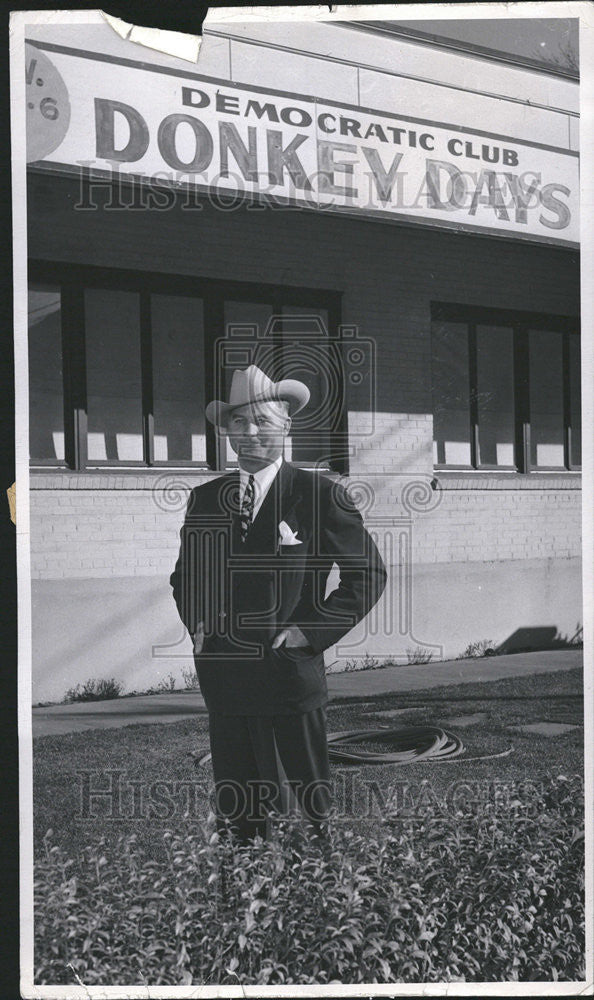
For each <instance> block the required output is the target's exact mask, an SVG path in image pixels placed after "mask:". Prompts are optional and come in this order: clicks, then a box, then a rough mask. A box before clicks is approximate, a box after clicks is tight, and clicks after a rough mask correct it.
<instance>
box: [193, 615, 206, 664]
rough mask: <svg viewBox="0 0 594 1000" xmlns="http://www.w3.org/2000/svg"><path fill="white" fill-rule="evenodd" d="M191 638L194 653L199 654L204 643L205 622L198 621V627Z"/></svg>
mask: <svg viewBox="0 0 594 1000" xmlns="http://www.w3.org/2000/svg"><path fill="white" fill-rule="evenodd" d="M191 638H192V643H193V645H194V655H195V656H197V655H198V653H201V652H202V646H203V644H204V622H198V627H197V628H196V631H195V632H194V634H193V635H192V637H191Z"/></svg>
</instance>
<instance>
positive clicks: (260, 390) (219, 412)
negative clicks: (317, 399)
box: [205, 365, 309, 427]
mask: <svg viewBox="0 0 594 1000" xmlns="http://www.w3.org/2000/svg"><path fill="white" fill-rule="evenodd" d="M279 400H284V401H285V402H287V403H288V404H289V416H290V417H292V416H293V415H294V414H295V413H298V412H299V410H302V409H303V407H304V406H307V403H308V402H309V389H308V388H307V386H306V385H305V383H304V382H298V381H297V380H296V379H294V378H285V379H282V380H281V381H280V382H273V381H272V379H270V378H268V375H266V374H265V372H263V371H262V370H261V369H260V368H258V367H257V365H250V366H249V368H246V369H245V370H244V371H234V372H233V378H232V380H231V390H230V392H229V402H228V403H224V402H223V401H222V400H220V399H215V400H213V401H212V403H209V404H208V406H207V407H206V410H205V412H206V417H207V419H208V420H210V422H211V423H213V424H218V425H219V426H220V427H226V426H227V420H228V419H229V414H230V413H231V411H232V410H236V409H237V408H238V407H239V406H245V405H246V403H264V402H270V401H276V402H278V401H279Z"/></svg>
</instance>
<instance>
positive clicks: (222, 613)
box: [219, 611, 227, 618]
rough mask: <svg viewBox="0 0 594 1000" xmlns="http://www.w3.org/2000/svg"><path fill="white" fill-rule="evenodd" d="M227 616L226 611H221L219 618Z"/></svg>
mask: <svg viewBox="0 0 594 1000" xmlns="http://www.w3.org/2000/svg"><path fill="white" fill-rule="evenodd" d="M226 617H227V612H226V611H219V618H226Z"/></svg>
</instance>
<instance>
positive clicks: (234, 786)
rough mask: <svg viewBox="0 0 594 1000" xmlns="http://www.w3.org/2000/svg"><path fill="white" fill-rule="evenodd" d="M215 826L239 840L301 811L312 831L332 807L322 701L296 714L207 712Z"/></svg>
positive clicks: (316, 831) (318, 828)
mask: <svg viewBox="0 0 594 1000" xmlns="http://www.w3.org/2000/svg"><path fill="white" fill-rule="evenodd" d="M209 726H210V748H211V753H212V766H213V772H214V779H215V798H216V812H217V818H218V821H219V828H220V829H221V830H222V829H223V828H230V830H231V831H232V832H233V833H235V835H236V836H237V838H238V839H239V840H240V841H241V842H242V843H247V842H248V841H249V840H251V839H252V838H253V837H255V836H256V835H258V834H260V836H262V837H266V835H267V832H268V830H269V825H270V818H271V817H272V816H274V815H275V814H276V815H281V816H283V815H284V816H286V815H288V814H290V813H292V812H293V813H294V812H297V811H299V812H300V813H301V815H302V817H303V819H304V820H305V822H306V824H307V825H308V827H309V828H310V830H311V831H312V832H313V833H314V835H318V836H320V835H323V828H322V824H323V823H324V821H325V819H326V818H327V815H328V811H329V808H330V799H331V796H330V765H329V762H328V744H327V741H326V709H325V707H324V706H321V707H319V708H315V709H313V710H312V711H310V712H304V713H301V714H298V715H222V714H220V713H218V712H210V713H209Z"/></svg>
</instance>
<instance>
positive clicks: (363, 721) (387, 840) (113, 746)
mask: <svg viewBox="0 0 594 1000" xmlns="http://www.w3.org/2000/svg"><path fill="white" fill-rule="evenodd" d="M394 711H396V712H397V714H396V715H395V716H389V715H387V714H385V713H389V712H394ZM382 713H383V714H382ZM455 718H458V719H459V722H458V723H452V722H449V723H448V720H450V719H455ZM329 721H330V730H331V731H338V730H344V729H354V728H366V729H369V728H374V727H376V726H377V727H379V726H380V725H382V724H383V725H388V726H390V727H396V726H400V725H402V726H403V727H404V726H410V725H414V724H415V723H428V722H429V723H434V724H440V723H441V724H442V725H445V727H446V728H447V727H448V725H449V727H450V728H451V729H453V730H454V731H457V732H458V733H460V735H461V736H462V738H463V740H464V743H465V745H466V747H467V752H466V754H465V756H462V757H460V758H456V759H454V760H452V761H450V762H445V761H444V762H441V763H431V762H420V761H419V762H416V763H412V764H406V765H400V766H396V765H373V766H371V765H369V766H361V767H359V766H355V767H353V766H350V767H346V766H344V765H338V766H336V767H334V768H333V778H334V786H335V802H336V805H337V810H338V817H337V818H336V819H335V821H334V822H333V823H332V824H331V826H330V830H329V836H328V840H327V842H326V843H325V845H324V848H323V849H322V850H320V848H319V847H318V846H317V845H315V844H314V843H312V842H311V841H308V842H307V843H306V844H304V845H302V846H301V847H300V849H299V852H298V853H297V857H295V852H294V851H293V850H292V842H291V841H290V839H289V840H284V839H282V838H283V837H284V833H283V831H282V830H281V831H279V837H275V838H272V839H271V840H269V841H267V842H261V841H260V842H256V843H255V844H253V845H251V846H250V848H249V849H247V850H246V849H243V850H239V851H238V850H236V848H235V846H234V845H233V844H232V843H231V844H230V843H229V842H227V841H226V840H225V839H224V838H223V839H220V838H217V836H216V835H215V834H214V832H213V824H212V821H208V822H207V819H206V817H207V815H208V811H209V795H208V793H209V789H210V785H211V780H212V778H211V774H210V769H209V768H201V769H199V770H198V771H197V770H196V769H195V767H194V764H193V760H192V757H191V753H192V751H201V750H202V751H206V750H207V748H208V732H207V720H206V717H205V716H204V717H197V718H194V719H192V720H191V721H187V722H177V723H168V724H145V725H133V726H127V727H123V728H121V729H105V730H95V731H90V732H89V731H87V732H84V733H75V734H72V735H69V736H48V737H43V738H40V739H39V740H37V741H35V744H34V755H35V790H34V794H35V829H36V851H37V853H38V860H37V864H36V887H35V938H36V941H35V970H36V971H35V979H36V981H37V982H39V983H48V984H54V985H58V984H61V983H64V984H65V983H68V984H71V983H73V982H74V981H75V976H78V977H80V979H79V981H82V982H83V983H85V985H92V984H101V985H104V986H106V985H118V984H132V983H137V984H146V985H148V984H154V985H172V984H177V985H181V984H183V985H190V984H202V983H213V984H217V983H218V984H228V985H234V986H237V985H239V984H244V983H245V984H260V983H262V984H277V983H278V984H283V983H298V984H304V983H309V984H311V983H365V984H366V983H395V982H405V983H406V982H460V981H466V982H470V981H472V982H490V981H493V982H495V981H497V982H500V981H505V982H508V981H535V980H536V981H547V982H548V981H551V980H552V979H559V980H564V981H575V980H582V979H583V976H584V970H583V956H584V936H583V934H584V919H583V866H584V860H583V847H584V841H583V804H582V803H583V796H582V793H581V775H582V765H583V746H582V742H583V728H582V724H581V723H582V694H581V671H579V670H574V671H561V672H559V673H558V674H548V675H541V676H534V677H523V678H518V679H506V680H502V681H497V682H491V683H480V684H464V685H460V686H459V687H447V688H443V689H436V690H433V691H430V692H422V693H419V692H414V693H412V692H411V693H409V694H399V695H397V696H396V695H389V696H383V697H381V698H376V699H374V700H373V701H370V700H369V699H368V700H367V701H366V702H352V701H349V702H343V703H341V704H339V703H333V704H332V705H331V706H330V707H329ZM532 722H549V723H562V724H565V725H569V726H575V727H576V728H574V729H570V730H568V731H566V732H564V733H563V734H562V735H555V736H550V737H547V736H544V735H538V734H535V733H525V734H522V733H519V732H516V731H515V728H514V727H516V726H518V725H524V724H526V723H532ZM510 747H513V752H512V753H510V754H508V755H506V756H490V757H489V755H497V754H501V753H502V752H504V751H506V750H508V749H509V748H510ZM480 757H486V758H487V759H479V760H477V759H473V758H480ZM110 782H111V791H110V795H109V796H108V797H106V796H105V795H103V796H101V794H100V793H101V790H103V791H104V792H105V790H106V789H108V786H109V783H110ZM98 793H99V794H98ZM49 829H51V830H52V831H53V832H52V834H51V835H48V836H47V837H46V836H45V835H46V834H47V831H48V830H49ZM131 834H132V835H133V836H130V835H131ZM279 838H280V839H279Z"/></svg>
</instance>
